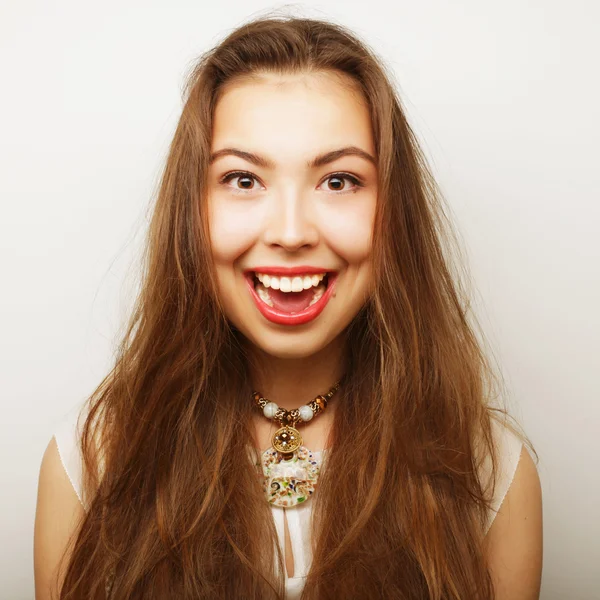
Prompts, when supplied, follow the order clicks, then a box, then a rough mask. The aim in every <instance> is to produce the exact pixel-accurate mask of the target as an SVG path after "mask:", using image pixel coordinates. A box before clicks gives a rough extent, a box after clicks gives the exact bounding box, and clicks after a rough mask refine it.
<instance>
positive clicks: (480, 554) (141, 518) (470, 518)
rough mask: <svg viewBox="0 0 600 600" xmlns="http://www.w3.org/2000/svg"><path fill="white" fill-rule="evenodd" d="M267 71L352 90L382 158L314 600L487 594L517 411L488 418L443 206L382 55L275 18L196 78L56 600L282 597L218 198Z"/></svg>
mask: <svg viewBox="0 0 600 600" xmlns="http://www.w3.org/2000/svg"><path fill="white" fill-rule="evenodd" d="M267 71H268V72H274V73H282V74H287V73H293V74H295V73H311V72H330V73H335V74H340V75H343V76H345V77H349V78H351V79H352V81H353V82H354V83H355V84H357V86H358V88H360V91H361V92H362V94H363V95H364V98H365V100H366V102H367V103H368V107H369V110H370V115H371V122H372V128H373V135H374V141H375V148H376V154H377V161H378V177H379V182H378V190H379V194H378V205H377V210H376V218H375V224H374V232H373V256H372V258H373V267H374V284H373V285H374V289H373V293H372V297H371V298H370V299H369V300H368V302H367V303H366V304H365V305H364V306H363V307H362V309H361V310H360V311H359V313H358V314H357V315H356V316H355V318H354V319H353V321H352V322H351V323H350V325H349V326H348V329H347V331H346V333H347V342H348V343H347V346H346V355H345V359H346V369H345V373H346V375H345V379H344V384H343V388H342V389H340V391H339V392H338V396H337V397H336V402H338V403H339V406H340V410H337V411H336V412H335V418H334V423H333V426H332V432H331V437H330V441H331V450H330V454H329V456H328V462H327V468H324V469H323V472H322V474H321V477H320V479H319V490H318V493H316V494H315V496H314V497H313V499H312V502H313V504H314V508H313V511H314V513H313V517H314V522H313V536H312V540H313V562H312V567H311V570H310V572H309V575H308V578H307V581H306V585H305V588H304V591H303V596H302V597H303V598H304V599H305V600H313V599H317V598H318V599H321V600H323V599H333V598H360V599H363V598H378V599H388V598H389V599H392V598H393V599H396V600H398V599H406V600H408V599H411V600H417V599H426V598H427V599H432V600H442V599H455V600H458V599H461V600H465V599H466V598H469V599H488V598H493V586H492V583H491V579H490V575H489V572H488V568H487V566H486V560H485V531H486V529H485V526H486V523H487V520H488V518H489V510H490V506H491V498H492V495H493V489H494V486H493V484H494V481H495V473H496V464H497V459H496V453H497V448H496V442H495V440H494V436H493V435H492V423H491V420H492V419H494V418H498V416H499V415H501V414H502V415H505V416H507V411H506V410H505V409H503V408H501V407H499V406H494V400H497V396H495V395H494V390H495V384H497V383H498V378H497V377H496V375H495V373H494V371H493V369H492V366H491V362H490V361H489V359H488V358H487V353H486V352H485V351H484V341H480V340H478V338H477V336H476V331H477V321H476V319H475V318H474V316H473V315H472V314H471V313H470V310H469V309H470V301H469V294H468V293H467V290H466V285H465V283H466V281H467V275H466V270H465V268H464V265H463V263H464V260H462V259H461V260H456V258H459V257H460V249H459V244H457V243H456V242H457V240H458V238H457V236H456V233H455V232H453V230H452V226H451V221H450V219H449V218H448V216H447V213H446V211H445V209H444V202H443V199H442V194H441V192H440V190H439V188H438V186H437V185H436V183H435V181H434V178H433V176H432V174H431V172H430V170H429V168H428V166H427V162H426V160H425V158H424V155H423V153H422V151H421V150H420V148H419V144H418V141H417V139H416V137H415V135H414V133H413V131H412V130H411V127H410V126H409V124H408V122H407V118H406V116H405V113H404V111H403V108H402V104H401V101H400V98H399V95H398V92H397V91H396V90H395V87H394V85H393V77H392V76H391V74H390V73H388V72H387V71H386V67H385V66H384V65H383V63H382V61H381V60H380V59H379V58H377V56H376V54H375V53H374V52H373V51H372V50H371V49H370V48H369V46H368V45H367V44H366V43H365V42H363V41H361V40H360V39H359V38H358V37H357V36H356V35H355V34H353V33H351V32H350V31H348V30H347V29H346V28H345V27H343V26H342V25H339V24H335V23H332V22H326V21H322V20H318V19H309V18H299V17H289V16H284V17H281V16H277V15H268V16H262V17H260V18H254V19H253V20H251V21H248V22H246V23H244V24H243V25H242V26H240V27H238V28H237V29H235V30H234V31H232V32H231V33H229V34H228V35H227V36H226V37H225V38H224V39H223V40H222V41H221V42H220V43H219V44H218V45H216V46H215V47H214V48H212V49H211V50H210V51H208V52H206V53H204V54H203V55H202V57H201V58H200V60H199V61H198V62H197V64H196V65H195V67H194V68H193V70H192V72H191V74H190V76H189V80H188V83H187V86H186V89H185V97H184V106H183V110H182V114H181V118H180V120H179V122H178V125H177V128H176V131H175V134H174V138H173V140H172V143H171V146H170V150H169V154H168V157H167V160H166V164H165V167H164V172H163V173H162V178H161V181H160V185H159V188H158V190H157V196H156V202H155V206H154V210H153V213H152V219H151V222H150V226H149V232H148V238H147V246H146V250H145V252H144V256H143V279H142V286H141V289H140V291H139V295H138V297H137V299H136V303H135V307H134V310H133V311H132V314H131V318H130V320H129V322H128V324H127V327H126V329H125V331H124V335H123V337H122V339H121V341H120V345H119V349H118V353H117V356H116V360H115V364H114V367H113V368H112V369H111V371H110V373H109V374H108V375H107V376H106V377H105V378H104V380H103V381H102V382H101V383H100V384H99V386H98V387H97V389H96V390H95V391H94V393H93V394H92V395H91V396H90V398H88V402H89V412H88V415H87V417H86V420H85V427H84V430H83V435H82V438H81V445H80V449H81V452H82V453H83V456H84V465H85V469H84V490H86V492H85V493H86V497H87V498H88V499H89V506H88V507H87V511H86V513H85V517H84V519H83V521H82V522H81V524H80V527H79V528H78V530H77V532H76V535H74V538H73V546H72V553H71V555H70V558H69V561H68V564H67V565H66V568H65V577H64V581H63V584H62V587H61V593H60V598H61V599H62V600H68V599H77V600H82V599H100V598H107V597H110V598H113V599H116V600H121V599H127V600H133V599H144V600H154V599H156V600H170V599H173V600H175V599H177V600H185V599H190V600H191V599H194V600H197V599H199V598H206V599H223V600H230V599H232V598H244V599H247V600H254V599H256V600H258V599H261V600H265V599H277V598H283V597H284V584H285V579H284V573H283V571H281V572H278V571H277V569H274V568H273V566H274V565H276V564H283V557H282V555H281V554H282V553H281V550H280V549H279V547H278V545H277V544H276V540H277V537H276V536H277V534H276V530H275V526H274V523H273V520H272V517H271V514H270V507H269V505H268V504H267V503H266V502H265V500H264V496H263V491H262V487H261V482H260V481H259V478H258V477H257V475H256V471H255V470H254V467H253V465H252V464H251V463H250V462H249V461H247V460H245V458H246V456H247V449H248V445H249V443H251V440H252V439H253V437H252V436H253V432H252V431H250V425H249V423H250V422H251V413H252V411H253V410H255V408H254V407H253V406H252V403H251V401H250V392H251V384H250V379H249V369H248V362H247V357H246V354H245V353H244V350H243V343H241V340H240V338H239V336H240V334H239V332H238V331H237V330H235V328H233V327H232V326H231V325H230V324H229V323H228V321H227V319H226V317H225V315H224V312H223V309H222V306H221V304H220V301H219V297H218V294H217V288H216V276H215V271H214V265H213V263H212V259H211V251H210V232H209V229H208V222H207V203H206V174H207V171H208V161H209V155H210V143H211V131H212V119H213V114H214V109H215V106H216V104H217V102H218V101H219V98H220V95H221V94H222V93H223V90H224V89H225V86H227V85H228V84H230V83H234V82H237V81H240V80H243V78H247V77H252V76H253V75H255V74H259V73H261V72H267ZM511 428H512V427H511ZM485 456H489V457H490V458H491V461H492V477H491V480H490V482H491V483H490V485H487V484H486V482H485V481H484V480H483V479H482V477H481V471H480V468H481V465H482V460H483V458H484V457H485ZM340 473H343V474H344V476H343V477H341V476H339V474H340Z"/></svg>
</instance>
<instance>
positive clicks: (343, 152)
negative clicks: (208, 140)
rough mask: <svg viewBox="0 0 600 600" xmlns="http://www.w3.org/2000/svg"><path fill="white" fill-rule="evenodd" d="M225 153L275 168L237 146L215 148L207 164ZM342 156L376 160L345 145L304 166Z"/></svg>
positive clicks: (374, 162) (375, 162)
mask: <svg viewBox="0 0 600 600" xmlns="http://www.w3.org/2000/svg"><path fill="white" fill-rule="evenodd" d="M227 155H231V156H238V157H239V158H242V159H244V160H247V161H248V162H251V163H253V164H255V165H257V166H259V167H264V168H265V169H274V168H275V163H274V162H273V161H272V160H270V159H268V158H265V157H264V156H259V155H258V154H254V153H253V152H246V151H245V150H239V149H238V148H223V149H221V150H217V151H216V152H213V153H212V154H211V155H210V160H209V164H212V163H213V162H215V160H217V159H218V158H220V157H221V156H227ZM342 156H358V157H360V158H364V159H365V160H368V161H369V162H371V163H373V164H374V165H375V166H377V161H376V160H375V157H374V156H372V155H371V154H369V153H368V152H365V151H364V150H361V149H360V148H358V147H356V146H346V147H344V148H339V149H338V150H330V151H329V152H325V153H323V154H319V155H318V156H316V157H315V158H313V159H312V160H309V161H308V162H307V163H306V166H307V167H308V168H309V169H316V168H318V167H322V166H323V165H326V164H328V163H331V162H333V161H334V160H337V159H338V158H341V157H342Z"/></svg>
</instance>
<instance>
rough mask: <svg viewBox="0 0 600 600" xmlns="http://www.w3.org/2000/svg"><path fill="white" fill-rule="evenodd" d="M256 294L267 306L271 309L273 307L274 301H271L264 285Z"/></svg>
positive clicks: (258, 288) (257, 288)
mask: <svg viewBox="0 0 600 600" xmlns="http://www.w3.org/2000/svg"><path fill="white" fill-rule="evenodd" d="M256 293H257V294H258V297H259V298H260V299H261V300H262V301H263V302H264V303H265V304H268V305H269V306H271V307H272V306H273V300H271V296H269V292H268V291H267V290H266V289H265V288H264V287H263V286H262V285H259V286H257V287H256Z"/></svg>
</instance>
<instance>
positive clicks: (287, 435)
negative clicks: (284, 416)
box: [271, 425, 302, 455]
mask: <svg viewBox="0 0 600 600" xmlns="http://www.w3.org/2000/svg"><path fill="white" fill-rule="evenodd" d="M271 444H272V446H273V448H275V450H277V452H280V453H281V454H284V455H287V454H292V453H294V452H295V451H296V450H298V448H300V446H302V436H301V435H300V432H299V431H298V430H297V429H296V428H295V427H292V426H291V425H285V426H283V427H281V428H280V429H278V430H277V431H276V432H275V434H274V435H273V439H272V441H271Z"/></svg>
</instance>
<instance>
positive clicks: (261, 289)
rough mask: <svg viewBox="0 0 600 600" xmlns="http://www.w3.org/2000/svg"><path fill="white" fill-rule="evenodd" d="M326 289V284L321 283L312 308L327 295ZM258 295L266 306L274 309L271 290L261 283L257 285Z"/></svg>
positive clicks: (317, 288)
mask: <svg viewBox="0 0 600 600" xmlns="http://www.w3.org/2000/svg"><path fill="white" fill-rule="evenodd" d="M326 287H327V286H326V285H325V284H323V283H321V284H320V285H319V286H317V287H316V288H315V290H314V296H313V299H312V300H311V301H310V303H309V305H308V306H312V305H313V304H314V303H315V302H318V301H319V300H320V299H321V298H322V296H323V294H324V293H325V289H326ZM256 293H257V294H258V297H259V298H260V299H261V300H262V301H263V302H264V303H265V304H268V305H269V306H271V307H273V300H271V296H269V290H268V289H267V288H266V287H265V286H264V285H262V284H260V283H259V284H257V285H256Z"/></svg>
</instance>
